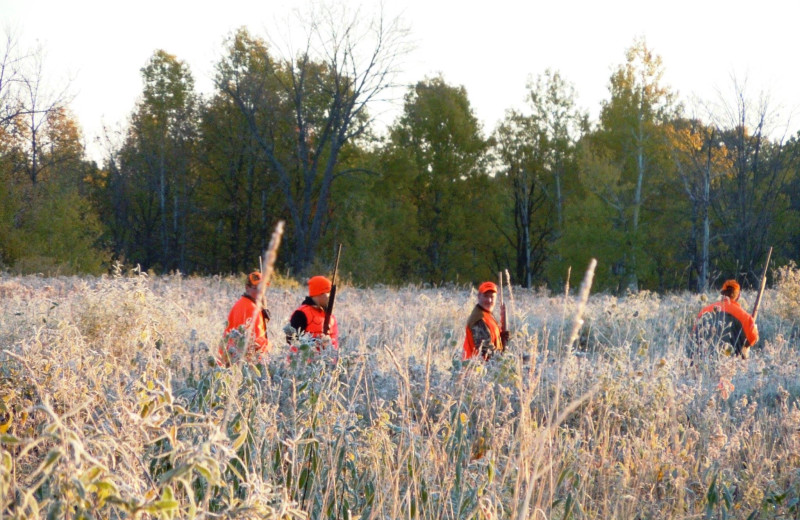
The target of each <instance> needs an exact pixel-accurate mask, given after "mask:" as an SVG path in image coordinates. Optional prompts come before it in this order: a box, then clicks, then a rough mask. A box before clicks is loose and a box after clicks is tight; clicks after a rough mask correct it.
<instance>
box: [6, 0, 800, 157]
mask: <svg viewBox="0 0 800 520" xmlns="http://www.w3.org/2000/svg"><path fill="white" fill-rule="evenodd" d="M302 1H303V2H304V1H305V0H302ZM347 1H348V2H350V1H352V2H355V0H347ZM376 3H377V2H368V1H365V2H363V5H365V6H370V5H376ZM300 4H301V0H261V1H256V0H219V1H217V2H208V1H206V0H195V1H185V0H159V1H155V0H139V1H135V2H118V1H114V0H102V1H100V0H72V1H65V0H0V20H2V23H3V25H4V27H2V29H4V30H5V29H6V28H11V29H15V30H16V31H17V32H18V34H19V36H20V40H21V42H22V43H23V44H24V45H26V46H33V45H35V44H36V43H37V42H38V43H40V44H41V45H42V47H43V49H44V51H45V53H46V62H45V67H46V73H45V74H46V80H47V81H48V82H52V83H53V85H62V84H63V82H64V81H66V80H67V79H69V78H72V79H71V88H70V91H71V92H72V93H73V95H74V100H73V101H72V103H71V108H72V110H73V112H74V113H75V115H76V116H77V118H78V120H79V122H80V124H81V127H82V128H83V131H84V135H85V138H86V142H87V145H88V152H89V153H90V156H91V157H92V158H94V159H97V160H100V158H101V155H102V153H101V150H100V149H99V148H98V147H97V146H96V145H94V144H93V140H94V139H95V138H96V137H97V136H99V135H100V132H101V128H102V125H103V124H106V125H110V126H120V125H123V124H124V123H125V122H126V120H127V117H128V115H129V114H130V113H131V111H132V110H133V108H134V104H135V103H136V101H137V99H138V96H139V94H140V92H141V90H142V81H141V75H140V69H141V68H142V67H143V66H144V65H145V64H146V63H147V61H148V59H149V58H150V56H151V55H152V54H153V52H154V51H155V50H156V49H164V50H166V51H167V52H169V53H171V54H174V55H176V56H177V57H178V58H179V59H181V60H183V61H185V62H187V63H188V64H189V66H190V68H191V70H192V73H193V75H194V78H195V82H196V86H197V89H198V91H200V92H201V93H209V92H210V91H211V76H212V67H213V64H214V63H215V62H216V61H217V59H218V58H219V56H220V55H221V53H222V50H223V47H222V42H223V39H224V38H225V36H226V35H228V34H229V33H230V32H231V31H232V30H234V29H236V28H237V27H240V26H243V25H246V26H248V27H249V29H250V30H251V32H252V33H253V34H255V35H257V36H262V37H265V36H267V30H268V28H269V27H275V24H276V22H280V21H283V20H286V19H287V13H288V11H289V9H290V8H291V7H297V6H299V5H300ZM385 5H386V6H387V9H388V10H389V11H391V12H393V13H400V14H401V15H402V16H403V18H404V20H405V22H406V24H407V25H408V26H409V27H410V29H411V31H412V39H413V41H414V43H415V46H416V48H415V50H414V51H413V52H412V53H411V54H409V55H408V56H407V57H406V58H405V61H404V66H403V69H404V73H403V76H402V77H401V78H400V79H401V80H402V81H403V82H405V83H409V84H410V83H414V82H416V81H418V80H421V79H423V78H424V77H425V76H432V75H435V74H437V73H440V72H441V73H442V75H443V77H444V79H445V80H446V81H447V82H448V83H450V84H453V85H463V86H464V87H465V88H466V90H467V93H468V96H469V99H470V101H471V103H472V106H473V109H474V111H475V113H476V115H477V116H478V117H479V119H481V121H482V122H483V125H484V130H485V131H486V132H487V133H488V132H490V131H491V130H492V129H493V128H494V127H495V125H496V123H497V122H498V121H499V120H500V119H502V117H503V115H504V112H505V110H506V109H508V108H520V109H522V108H524V106H525V101H524V98H525V85H526V81H527V79H528V78H529V77H531V76H536V75H538V74H540V73H542V72H543V71H544V70H545V69H547V68H552V69H555V70H558V71H560V72H561V74H562V76H563V77H564V78H565V79H566V80H568V81H569V82H571V83H572V84H573V85H574V86H575V88H576V91H577V94H578V103H579V105H580V106H581V107H583V108H584V109H586V110H588V111H589V112H590V114H592V116H593V117H594V116H596V114H597V112H598V109H599V104H600V102H601V100H603V99H605V98H606V97H607V94H608V79H609V77H610V75H611V71H612V69H614V68H615V67H616V66H618V65H619V64H621V63H622V62H623V61H624V53H625V50H626V49H627V48H628V47H629V46H630V45H631V44H632V43H633V41H634V38H636V37H639V36H644V37H645V38H646V41H647V44H648V46H649V47H650V48H651V49H652V50H654V51H655V52H656V53H657V54H659V55H660V56H661V57H662V59H663V62H664V67H665V70H666V72H665V82H666V83H667V84H668V85H670V86H671V87H672V89H673V90H674V91H677V92H678V93H679V95H680V96H681V98H682V99H683V100H688V99H690V97H691V96H695V97H699V98H700V99H703V100H706V101H717V100H719V94H718V92H720V91H721V92H723V94H724V95H725V96H726V98H728V99H730V97H731V92H732V85H733V81H732V79H731V78H732V77H733V76H736V77H737V78H739V79H740V80H743V79H746V80H747V90H746V92H747V93H748V94H749V95H750V96H752V97H753V98H756V97H758V96H759V95H760V94H762V93H766V94H768V95H769V96H770V99H771V106H772V107H773V108H774V109H775V111H776V112H777V113H778V114H779V116H778V119H779V120H780V121H782V122H783V125H784V126H786V125H787V122H788V128H789V131H790V132H791V133H794V132H796V131H797V129H798V126H799V125H798V122H800V115H795V117H794V118H793V119H792V120H790V116H791V115H792V114H797V112H798V107H800V94H799V93H800V67H798V65H797V61H796V60H797V53H798V50H799V49H800V45H798V42H799V41H798V36H797V34H798V32H800V31H798V20H800V1H798V0H760V1H759V2H755V1H753V0H749V1H744V0H726V1H722V0H672V1H670V2H664V1H661V2H652V1H648V0H547V1H542V0H516V1H512V0H492V1H480V2H478V1H474V2H472V1H469V0H467V1H464V0H460V1H449V0H448V1H444V0H386V4H385ZM397 112H399V105H398V108H397V109H396V113H397ZM389 119H390V120H391V113H390V117H389Z"/></svg>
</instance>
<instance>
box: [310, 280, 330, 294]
mask: <svg viewBox="0 0 800 520" xmlns="http://www.w3.org/2000/svg"><path fill="white" fill-rule="evenodd" d="M326 292H331V281H330V280H328V279H327V278H325V277H324V276H312V277H311V279H309V280H308V295H309V296H312V297H313V296H319V295H320V294H325V293H326Z"/></svg>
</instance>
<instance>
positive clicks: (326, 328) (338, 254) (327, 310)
mask: <svg viewBox="0 0 800 520" xmlns="http://www.w3.org/2000/svg"><path fill="white" fill-rule="evenodd" d="M341 256H342V244H341V243H340V244H339V250H338V251H337V252H336V262H335V263H334V264H333V279H332V280H331V296H330V298H328V306H327V307H325V321H324V322H323V324H322V333H323V334H327V333H328V331H329V330H330V326H331V315H332V314H333V302H334V301H335V300H336V271H338V270H339V258H340V257H341Z"/></svg>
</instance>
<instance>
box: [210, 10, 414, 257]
mask: <svg viewBox="0 0 800 520" xmlns="http://www.w3.org/2000/svg"><path fill="white" fill-rule="evenodd" d="M300 19H301V23H303V24H304V26H305V28H306V37H305V41H304V48H303V49H302V50H301V51H300V52H297V53H295V52H292V51H291V50H290V52H289V53H288V54H287V55H285V56H283V57H282V58H281V59H279V60H273V59H272V58H271V57H270V56H269V55H268V54H267V50H266V46H264V47H263V50H261V51H259V52H261V53H262V55H261V56H260V59H257V58H258V57H257V56H253V55H251V56H250V59H251V60H254V61H253V62H251V65H254V64H256V62H257V64H258V67H255V66H251V67H250V68H249V69H247V70H242V69H236V68H235V67H234V68H232V67H227V68H224V69H219V74H218V76H217V86H218V88H219V89H220V91H222V92H224V93H226V94H228V95H230V96H231V98H232V99H233V100H234V101H235V103H236V104H237V105H238V107H239V108H240V109H241V111H242V113H243V114H244V115H245V117H246V118H247V121H248V123H249V126H250V129H251V131H252V132H253V134H254V136H255V138H256V140H257V142H258V143H259V145H260V146H261V148H262V149H263V151H264V153H265V155H266V157H267V160H268V161H269V164H270V166H271V168H272V169H273V170H274V172H275V174H276V175H277V178H278V184H279V189H280V190H281V192H282V193H283V195H284V197H285V201H286V209H287V212H288V217H289V222H290V225H291V228H292V230H291V231H292V234H291V236H292V238H293V239H294V244H293V246H294V247H293V253H292V258H291V264H292V267H293V268H294V269H295V270H296V271H298V272H300V271H303V270H304V269H305V268H306V267H307V266H308V265H309V264H310V263H311V262H312V261H313V260H314V258H315V256H316V253H317V248H318V245H319V242H320V238H321V236H322V233H323V231H324V229H325V226H326V224H327V223H328V221H329V218H330V216H329V210H330V197H331V186H332V184H333V182H334V180H335V179H336V178H337V177H338V176H341V175H344V174H346V173H348V172H347V170H345V169H341V168H340V164H339V160H340V155H341V152H342V150H343V148H344V147H345V146H346V145H347V144H348V143H351V142H354V141H355V140H358V139H360V138H363V137H365V136H366V134H367V131H368V129H369V128H370V123H371V117H370V115H369V114H368V112H367V107H368V106H369V105H370V104H372V103H374V102H376V101H379V100H381V96H382V95H384V94H386V93H388V91H389V90H390V89H391V88H392V87H394V85H393V84H392V78H393V76H394V73H395V72H396V70H395V66H396V63H397V62H398V59H399V58H400V57H401V56H402V55H403V54H404V53H405V51H406V49H407V47H406V42H405V36H406V34H407V32H406V30H405V29H404V28H402V27H401V25H400V22H399V20H398V19H393V20H386V19H385V18H384V15H383V12H380V13H379V14H377V15H376V16H375V17H374V18H368V17H364V16H362V13H360V12H359V11H355V12H347V11H345V10H343V9H341V8H334V7H327V6H315V10H314V11H313V12H312V13H310V14H307V15H305V16H303V17H300ZM253 49H254V50H257V47H254V48H253Z"/></svg>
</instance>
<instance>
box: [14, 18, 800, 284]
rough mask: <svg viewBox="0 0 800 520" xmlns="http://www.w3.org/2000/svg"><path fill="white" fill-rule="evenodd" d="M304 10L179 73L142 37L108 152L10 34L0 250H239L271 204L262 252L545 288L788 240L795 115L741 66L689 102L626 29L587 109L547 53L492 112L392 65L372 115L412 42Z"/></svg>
mask: <svg viewBox="0 0 800 520" xmlns="http://www.w3.org/2000/svg"><path fill="white" fill-rule="evenodd" d="M326 14H330V15H331V16H328V17H326V16H320V17H319V18H317V19H315V21H314V23H311V24H309V25H308V32H307V39H306V41H305V46H304V47H303V48H301V49H300V50H299V51H294V52H292V53H288V52H279V51H278V50H277V49H276V47H275V46H274V45H270V44H268V43H267V40H265V39H264V38H260V37H258V36H256V35H253V34H252V33H251V32H249V31H248V30H247V29H240V30H238V31H236V32H234V33H233V34H231V35H230V37H229V38H228V39H227V41H226V42H225V46H224V50H223V53H222V57H221V58H220V60H219V61H218V63H216V66H215V77H214V85H215V87H214V91H213V92H212V93H211V94H209V95H207V96H201V95H199V94H198V93H197V92H196V89H195V84H194V79H193V76H192V73H191V70H190V69H189V67H188V66H187V65H186V63H185V62H183V61H182V60H180V59H179V58H178V57H176V56H173V55H171V54H169V53H168V52H166V51H164V50H157V51H155V52H154V53H153V55H152V56H151V57H150V59H149V60H148V62H147V63H146V64H145V66H144V67H143V68H142V69H141V76H142V81H143V89H142V93H141V96H140V98H139V100H138V102H137V103H136V105H135V106H134V107H133V109H132V111H131V115H130V118H129V121H128V123H127V125H126V127H125V130H124V133H123V135H122V138H121V139H120V140H119V142H115V143H111V141H109V143H108V145H107V147H106V148H107V156H106V158H105V159H104V161H103V164H101V165H97V164H96V163H95V162H93V161H90V160H88V159H87V158H86V157H85V155H84V150H83V147H82V145H81V140H82V137H81V132H80V128H79V127H78V125H77V123H76V122H75V119H74V117H73V116H72V115H71V114H70V112H69V110H68V100H67V99H66V98H65V96H64V95H63V94H53V93H52V92H45V91H44V90H43V87H42V85H43V84H44V83H43V82H42V80H43V78H42V77H41V74H40V71H39V69H37V68H36V65H37V63H39V55H38V54H37V53H35V52H33V53H24V52H20V51H19V48H18V45H17V42H16V41H15V40H14V38H12V37H9V38H8V39H7V41H6V43H7V45H6V49H5V53H4V55H3V57H2V58H0V59H1V60H2V61H1V62H0V103H1V106H0V109H1V110H2V113H0V179H2V186H3V190H2V192H0V267H4V268H6V269H11V270H15V271H18V272H43V271H55V272H62V273H71V272H98V271H101V270H103V269H107V268H108V266H109V264H110V263H111V262H112V261H119V262H123V263H124V264H126V265H137V264H138V265H139V266H141V268H143V269H148V270H153V271H154V272H159V273H161V272H171V271H180V272H182V273H198V274H213V273H233V272H242V271H248V270H250V269H252V268H254V267H256V266H255V265H254V262H255V259H257V258H258V257H259V254H260V253H261V251H262V250H263V249H264V247H265V246H266V241H267V240H268V237H269V234H270V232H271V230H272V227H273V226H274V224H275V223H276V222H277V221H278V220H285V221H286V225H287V232H286V235H285V237H286V239H285V240H286V241H285V244H284V248H283V249H282V251H281V258H280V259H279V269H282V270H284V271H286V272H289V273H290V274H291V275H293V276H304V275H307V274H309V273H315V272H326V271H327V270H328V267H329V265H330V263H331V261H332V258H333V252H334V249H335V245H336V244H338V243H344V244H346V247H347V249H346V254H345V255H344V256H343V258H342V264H341V269H342V271H343V272H345V273H348V275H347V276H348V277H349V278H350V279H351V280H352V281H353V282H355V283H364V284H372V283H391V284H404V283H411V282H413V283H420V282H422V283H430V284H445V283H470V282H474V281H478V280H483V279H493V278H494V277H495V276H496V273H497V272H498V271H500V270H504V269H509V270H510V272H511V273H512V280H513V281H514V282H515V283H517V284H520V285H522V286H524V287H539V286H547V287H550V288H551V289H558V290H561V289H563V288H564V287H565V286H566V285H567V284H568V283H569V280H568V279H567V273H568V272H569V269H570V267H572V268H574V269H576V272H580V271H582V269H583V268H585V266H586V265H587V264H588V262H589V259H590V258H592V257H594V258H597V259H598V268H597V271H596V274H595V284H596V286H597V287H599V288H600V289H603V290H612V291H619V292H624V291H626V290H634V291H635V290H640V289H648V290H658V291H666V290H686V289H690V290H696V291H702V290H704V289H705V288H707V287H708V286H709V285H713V284H714V283H715V282H716V281H718V280H720V279H722V278H726V277H736V278H738V279H739V280H741V281H742V282H744V283H745V284H746V285H747V284H749V283H754V282H755V280H756V278H757V276H758V273H759V272H760V269H761V268H762V262H763V261H764V258H765V255H766V251H767V249H768V248H769V247H770V246H774V248H775V253H774V258H775V261H777V262H778V263H783V264H785V263H788V262H790V261H792V260H793V259H795V258H797V257H798V253H800V226H797V225H796V224H797V221H798V217H800V170H799V169H798V164H799V163H798V152H799V151H800V143H798V139H799V138H800V134H798V135H794V136H788V137H787V136H786V135H781V134H779V133H778V132H777V131H776V129H777V128H779V127H778V126H777V125H776V120H775V117H776V112H775V111H774V110H773V107H771V106H770V105H769V104H768V103H767V102H766V100H765V98H758V99H756V100H753V99H752V98H750V97H748V96H749V93H748V92H747V91H746V88H744V86H743V85H741V84H736V83H734V84H733V85H732V89H731V90H732V95H731V96H730V99H729V100H725V99H720V100H715V101H717V102H718V106H715V107H712V106H711V104H705V105H701V104H698V106H697V107H695V108H693V109H692V110H689V109H687V108H686V107H685V106H683V105H682V104H681V103H679V102H678V101H677V99H676V93H675V92H673V91H672V90H671V89H670V88H669V87H668V86H666V85H665V84H664V82H663V77H662V76H663V73H664V66H663V64H662V61H661V58H660V57H659V56H658V55H657V54H656V53H655V52H654V51H653V50H652V49H650V48H649V47H648V46H647V44H646V42H645V41H644V40H642V39H637V40H635V41H634V42H633V43H632V45H631V47H630V48H629V49H627V51H626V52H625V55H624V59H623V60H622V62H621V63H620V64H619V65H618V66H617V67H616V68H614V70H613V71H612V74H611V76H610V78H609V83H608V97H607V99H606V100H604V101H603V102H602V104H601V107H600V111H599V117H598V118H597V120H596V121H592V120H591V119H590V117H589V116H588V113H587V112H585V111H584V110H582V109H581V108H579V107H578V106H577V101H576V100H577V94H576V92H575V89H574V87H573V86H572V85H571V84H570V83H569V81H568V80H567V79H566V78H564V77H562V75H561V74H560V73H559V72H557V71H553V70H548V71H545V72H543V73H542V74H540V75H539V76H537V77H535V78H532V79H531V80H530V81H529V83H528V85H527V89H526V90H527V93H528V94H527V100H526V102H525V104H524V106H522V107H518V108H512V109H509V110H508V111H507V112H506V115H505V118H504V119H503V120H502V121H501V122H499V124H498V125H497V127H496V128H494V129H493V130H492V131H491V132H488V133H487V132H486V131H485V130H484V129H483V128H482V126H481V124H480V122H479V121H478V119H477V117H476V116H475V113H474V111H473V108H472V106H471V104H470V101H469V96H468V93H467V91H466V89H465V88H464V87H462V86H457V85H452V84H449V83H448V82H447V81H446V80H445V79H444V78H443V77H442V76H434V77H427V78H424V79H421V80H419V81H418V82H417V83H416V84H413V85H410V86H407V88H406V91H405V96H404V98H403V100H402V112H401V114H400V115H399V116H398V117H397V118H396V120H395V121H394V122H392V123H391V124H390V125H389V126H388V128H386V129H385V131H382V129H381V128H378V127H377V125H376V123H375V117H374V115H373V113H372V112H371V110H372V109H373V107H374V106H375V103H376V102H378V101H381V100H382V99H383V98H384V97H385V96H387V95H388V93H389V91H390V90H391V88H392V87H394V83H393V73H394V72H395V71H396V70H397V67H398V66H399V64H400V60H401V58H402V56H403V54H404V52H405V49H406V45H407V35H406V32H405V30H404V29H403V28H402V27H401V26H400V25H398V23H399V22H398V21H397V20H383V19H381V18H377V19H374V20H370V21H369V23H365V22H364V20H363V19H360V18H358V17H356V16H351V17H350V18H347V17H342V16H338V17H337V16H333V13H326Z"/></svg>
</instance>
